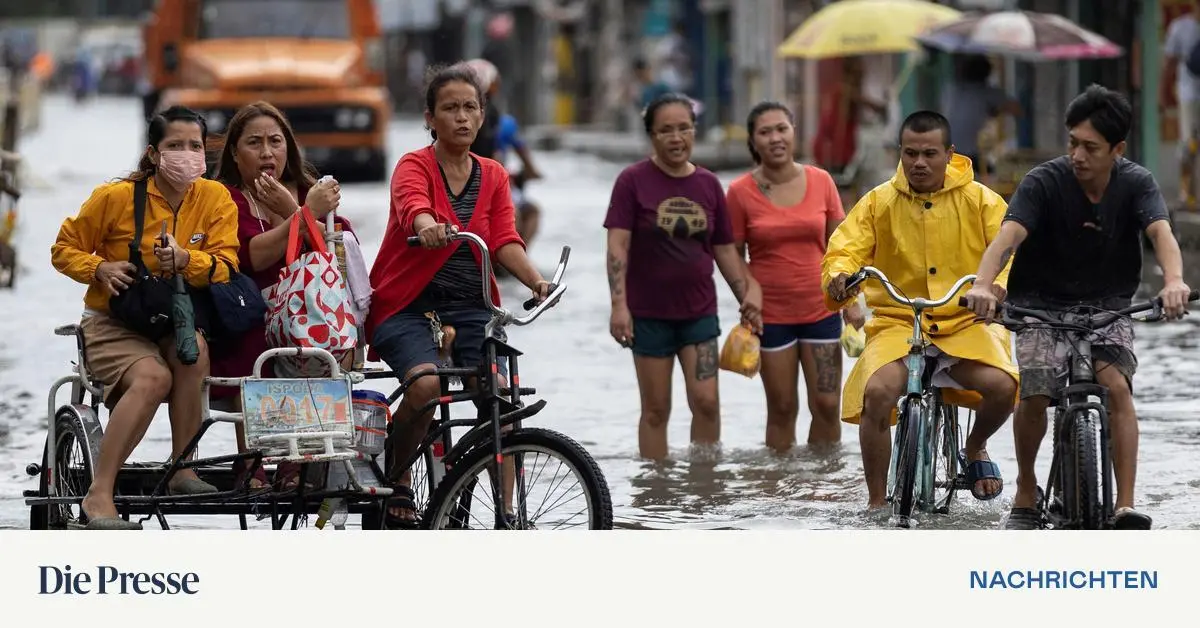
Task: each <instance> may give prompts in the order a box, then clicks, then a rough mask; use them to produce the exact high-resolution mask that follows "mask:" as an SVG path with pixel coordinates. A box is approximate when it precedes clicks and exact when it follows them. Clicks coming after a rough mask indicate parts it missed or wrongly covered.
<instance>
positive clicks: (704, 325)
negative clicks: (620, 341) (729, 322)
mask: <svg viewBox="0 0 1200 628" xmlns="http://www.w3.org/2000/svg"><path fill="white" fill-rule="evenodd" d="M720 336H721V324H720V322H719V321H718V320H717V317H716V315H715V314H714V315H712V316H703V317H700V318H695V319H691V320H683V321H669V320H662V319H657V318H638V317H636V316H635V317H634V318H633V353H634V355H641V356H646V357H652V358H673V357H675V356H676V355H678V354H679V350H680V349H682V348H684V347H688V346H692V345H698V344H701V343H704V342H707V341H709V340H713V339H716V338H719V337H720Z"/></svg>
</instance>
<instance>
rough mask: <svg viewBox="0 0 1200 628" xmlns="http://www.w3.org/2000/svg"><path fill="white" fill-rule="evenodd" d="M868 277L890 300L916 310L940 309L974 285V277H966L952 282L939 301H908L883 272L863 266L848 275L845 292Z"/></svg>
mask: <svg viewBox="0 0 1200 628" xmlns="http://www.w3.org/2000/svg"><path fill="white" fill-rule="evenodd" d="M870 277H874V278H875V279H878V280H879V283H881V284H883V288H884V290H887V293H888V296H890V297H892V299H894V300H895V301H896V302H897V303H900V304H901V305H907V306H909V307H912V308H915V309H918V310H924V309H929V308H935V307H941V306H943V305H945V304H947V303H949V302H950V300H951V299H953V298H954V295H956V294H958V291H959V290H962V287H963V286H965V285H966V284H968V283H974V281H975V275H966V276H964V277H962V278H960V279H959V280H958V281H956V282H954V285H953V286H951V287H950V291H949V292H947V293H946V295H945V296H943V297H942V298H940V299H936V300H934V299H926V298H922V297H917V298H916V299H909V298H906V297H904V296H902V295H900V294H899V293H897V292H896V289H895V288H893V287H892V282H891V281H889V280H888V278H887V275H885V274H883V271H881V270H879V269H878V268H875V267H874V266H863V267H862V268H861V269H859V271H858V272H856V273H854V274H853V275H850V278H849V279H847V280H846V290H847V291H850V290H852V289H854V288H856V287H858V285H859V284H861V283H862V282H864V281H866V280H867V279H868V278H870Z"/></svg>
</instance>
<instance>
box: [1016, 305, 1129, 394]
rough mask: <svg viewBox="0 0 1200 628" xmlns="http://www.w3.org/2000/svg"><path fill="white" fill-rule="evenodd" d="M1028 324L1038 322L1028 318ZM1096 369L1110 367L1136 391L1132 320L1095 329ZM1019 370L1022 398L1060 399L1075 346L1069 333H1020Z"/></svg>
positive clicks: (1055, 331) (1018, 334)
mask: <svg viewBox="0 0 1200 628" xmlns="http://www.w3.org/2000/svg"><path fill="white" fill-rule="evenodd" d="M1025 320H1026V321H1028V322H1037V319H1033V318H1026V319H1025ZM1091 340H1092V360H1093V366H1094V367H1095V368H1096V369H1097V370H1099V369H1100V368H1105V366H1104V365H1102V364H1101V363H1102V362H1104V363H1107V364H1111V365H1112V366H1111V367H1109V368H1115V369H1117V371H1119V372H1120V373H1121V375H1123V376H1124V377H1125V381H1126V382H1128V383H1129V388H1130V390H1132V389H1133V374H1134V372H1136V371H1137V356H1135V355H1134V354H1133V321H1131V320H1129V319H1128V318H1118V319H1117V320H1116V321H1114V322H1113V323H1111V324H1110V325H1108V326H1107V327H1103V328H1101V329H1098V330H1096V332H1095V333H1094V334H1093V335H1092V337H1091ZM1016 353H1017V368H1018V369H1019V370H1020V373H1021V398H1022V399H1028V398H1030V397H1037V396H1044V397H1049V398H1051V399H1058V397H1059V395H1060V394H1061V393H1062V389H1063V386H1064V385H1065V384H1066V380H1067V370H1068V369H1069V368H1070V367H1071V356H1072V355H1074V353H1075V351H1074V347H1073V346H1072V345H1071V344H1069V342H1068V338H1067V334H1065V333H1064V332H1062V331H1059V330H1057V329H1047V328H1044V327H1043V328H1030V329H1025V330H1022V331H1019V332H1017V343H1016Z"/></svg>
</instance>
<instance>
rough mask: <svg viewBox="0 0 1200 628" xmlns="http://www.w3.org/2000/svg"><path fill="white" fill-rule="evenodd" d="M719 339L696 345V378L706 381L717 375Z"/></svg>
mask: <svg viewBox="0 0 1200 628" xmlns="http://www.w3.org/2000/svg"><path fill="white" fill-rule="evenodd" d="M717 366H718V365H717V339H716V338H713V339H712V340H707V341H705V342H702V343H700V344H698V345H696V380H697V381H701V382H703V381H705V380H709V379H712V378H714V377H716V376H717Z"/></svg>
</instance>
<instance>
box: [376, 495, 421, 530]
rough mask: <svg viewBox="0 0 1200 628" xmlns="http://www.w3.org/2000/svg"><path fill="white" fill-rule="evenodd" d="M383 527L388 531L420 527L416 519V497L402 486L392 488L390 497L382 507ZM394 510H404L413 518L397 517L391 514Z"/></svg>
mask: <svg viewBox="0 0 1200 628" xmlns="http://www.w3.org/2000/svg"><path fill="white" fill-rule="evenodd" d="M383 508H384V511H383V526H384V528H386V529H388V530H416V529H418V528H420V527H421V521H420V520H419V519H418V518H417V495H416V493H413V490H412V489H411V488H409V487H407V486H404V485H403V484H397V485H396V486H393V487H392V496H391V497H389V498H388V499H387V501H386V502H384V505H383ZM395 508H404V509H406V510H408V511H410V512H412V514H413V518H412V519H409V518H406V517H399V516H397V515H394V514H392V510H393V509H395Z"/></svg>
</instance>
